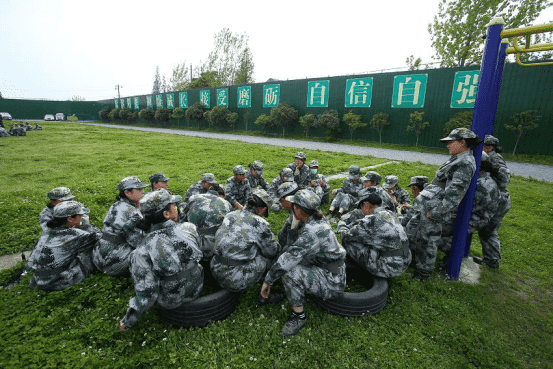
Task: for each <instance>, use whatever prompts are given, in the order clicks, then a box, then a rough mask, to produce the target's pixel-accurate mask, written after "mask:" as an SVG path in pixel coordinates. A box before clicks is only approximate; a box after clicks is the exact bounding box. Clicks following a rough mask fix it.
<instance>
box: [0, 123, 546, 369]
mask: <svg viewBox="0 0 553 369" xmlns="http://www.w3.org/2000/svg"><path fill="white" fill-rule="evenodd" d="M0 146H2V154H3V155H2V165H1V167H0V174H1V178H2V179H3V186H2V187H1V188H0V195H1V196H0V199H1V200H0V227H1V228H0V237H1V238H0V254H9V253H13V252H17V251H20V250H22V249H23V248H29V247H32V245H33V243H34V241H35V240H36V238H37V237H38V235H39V226H38V213H39V212H40V210H41V209H42V208H43V207H44V204H45V203H46V200H47V198H46V193H47V192H48V191H49V190H50V189H52V188H53V187H56V186H61V185H66V186H68V187H70V188H71V189H72V190H73V193H74V194H75V195H77V199H78V200H79V201H82V202H83V203H84V204H85V205H87V206H88V207H90V209H91V221H92V223H94V224H96V225H97V226H101V223H102V220H103V217H104V215H105V213H106V211H107V209H108V208H109V206H110V205H111V204H112V203H113V201H114V198H115V195H116V190H115V186H116V184H117V182H118V181H119V180H120V179H121V178H123V177H124V176H127V175H139V176H140V178H141V179H143V180H147V178H148V176H149V175H150V174H152V173H154V172H157V171H162V172H164V173H165V174H167V175H168V176H169V177H171V178H172V179H171V181H169V186H170V187H169V188H170V189H171V190H173V191H174V192H178V193H184V192H185V191H186V189H187V187H188V186H189V185H190V184H192V183H193V182H195V181H196V180H198V179H199V174H200V173H203V172H206V171H210V172H213V173H215V174H216V176H217V178H218V179H219V181H220V182H224V180H225V179H226V178H227V177H229V176H230V175H231V173H232V167H233V166H234V165H235V164H239V163H240V164H245V165H246V164H248V163H250V162H251V161H253V160H254V159H259V160H262V161H263V162H265V164H266V170H265V173H266V174H265V176H266V178H267V179H268V180H269V179H272V178H273V177H274V176H276V175H277V173H278V171H279V170H280V169H282V167H283V166H284V165H286V164H288V163H290V162H291V161H292V158H293V156H294V154H295V151H296V150H295V149H292V148H290V149H287V148H279V147H272V146H265V145H249V144H243V143H236V142H231V141H218V140H211V139H201V138H188V137H181V136H174V135H164V134H157V133H155V134H154V133H143V132H134V131H126V130H121V131H119V130H117V131H115V130H113V129H108V128H102V127H91V126H84V125H78V124H73V123H63V124H60V123H45V124H44V131H41V132H34V131H33V132H29V133H28V135H27V136H26V137H11V138H8V139H3V140H0ZM307 156H308V159H312V158H317V159H319V161H320V163H321V169H320V170H321V172H322V173H323V174H325V175H330V174H335V173H338V172H340V171H345V170H346V169H347V168H348V166H349V165H350V164H354V163H355V164H358V165H360V166H368V165H373V164H376V163H379V162H383V161H384V160H380V159H375V158H371V157H361V156H353V155H346V154H335V153H325V152H317V151H308V152H307ZM436 169H437V167H436V166H432V165H424V164H420V163H398V164H389V165H385V166H382V167H380V168H378V172H379V173H380V174H382V175H387V174H392V173H393V174H397V175H399V178H400V185H401V186H403V187H405V186H406V185H407V184H408V182H409V177H410V176H413V175H417V174H424V175H428V176H429V177H430V178H432V177H433V176H434V172H435V170H436ZM341 182H342V181H341V180H334V181H332V182H331V184H332V186H333V187H334V186H339V185H340V184H341ZM551 187H552V186H551V184H549V183H545V182H541V181H536V180H533V179H525V178H522V177H516V176H515V177H513V179H512V182H511V185H510V190H511V195H512V200H513V209H512V210H511V212H510V213H509V214H508V215H507V217H506V218H505V221H504V226H503V227H502V229H501V231H500V236H501V240H502V245H503V260H502V263H501V268H500V269H499V270H497V271H495V270H489V269H484V270H483V273H482V278H481V282H480V284H478V285H465V284H461V283H456V282H449V281H446V280H445V279H444V278H443V277H440V276H439V275H438V274H437V273H434V274H433V278H432V279H431V280H430V281H428V282H426V283H420V282H416V281H413V280H411V278H410V277H409V274H408V273H406V274H404V275H402V276H400V277H398V278H396V279H394V280H392V281H391V288H390V294H389V299H388V305H387V306H386V307H385V308H384V309H383V310H382V312H381V313H380V314H379V315H377V316H365V317H362V318H354V319H345V318H341V317H337V316H333V315H329V314H327V313H326V312H324V311H322V310H321V309H319V308H318V307H317V306H315V305H313V304H308V306H307V311H308V314H309V319H308V323H307V325H306V327H304V329H303V330H302V331H301V332H300V334H299V335H298V336H296V337H291V338H287V339H283V338H282V337H281V336H280V334H279V332H280V328H281V326H282V324H283V323H284V321H285V320H286V318H287V316H288V314H289V310H290V307H289V305H288V303H284V304H283V305H281V304H279V305H278V306H269V307H266V308H264V309H260V310H258V309H256V308H255V298H256V295H257V293H258V290H259V287H260V286H259V285H258V286H256V287H254V288H251V289H250V290H248V291H247V292H246V293H244V294H242V295H241V297H240V304H239V306H238V308H237V310H236V312H235V313H233V314H232V315H231V316H230V317H229V318H228V319H226V320H225V321H222V322H218V323H215V324H212V325H210V326H209V327H207V328H203V329H175V328H173V327H171V326H170V325H168V324H166V323H165V322H163V321H162V320H160V318H159V317H158V316H157V315H156V313H155V308H154V309H151V310H150V311H149V312H148V313H147V314H146V315H145V316H144V317H143V318H142V320H141V321H140V322H139V323H138V324H137V325H136V326H134V327H133V328H132V329H131V330H129V331H128V332H119V331H118V327H117V320H118V319H119V318H120V317H122V316H123V315H124V313H125V311H126V308H127V304H128V301H129V299H130V297H131V296H132V295H133V287H132V283H131V282H130V280H123V281H121V280H118V279H115V278H112V277H109V276H105V275H98V274H96V275H93V276H91V277H89V278H88V279H86V280H85V281H84V282H83V283H80V284H78V285H75V286H73V287H72V288H70V289H67V290H65V291H61V292H53V293H45V292H42V291H36V290H29V288H28V287H27V285H28V282H29V278H30V276H29V275H28V276H25V277H23V278H22V280H21V283H19V284H18V285H16V286H15V287H13V288H11V289H9V290H4V289H2V290H0V311H1V312H2V313H1V316H2V318H3V319H2V322H3V323H2V329H1V330H0V344H1V346H2V350H0V366H1V367H6V368H8V367H9V368H19V367H21V368H32V367H41V368H42V367H46V368H49V367H59V368H61V367H72V368H74V367H86V368H88V367H97V368H100V367H101V368H110V367H113V368H127V367H128V368H130V367H163V368H165V367H223V368H224V367H227V366H228V367H232V368H234V367H274V368H289V367H291V366H296V367H310V368H319V367H320V368H327V367H362V368H365V367H382V368H405V367H412V368H419V367H433V368H434V367H437V368H472V367H485V368H518V367H521V368H547V367H552V366H553V358H552V356H551V352H553V344H552V340H551V337H552V334H553V314H552V312H551V301H552V295H551V294H552V291H553V283H552V281H551V275H552V273H553V262H552V261H551V245H552V243H551V239H552V236H553V232H552V231H551V222H552V221H553V209H552V208H551V204H552V203H553V193H552V191H551V189H552V188H551ZM327 207H328V206H325V207H324V208H323V209H324V210H326V209H327ZM285 218H286V214H284V213H282V212H281V213H278V214H274V213H271V215H270V217H269V222H270V223H271V226H272V229H273V231H274V232H275V233H276V232H278V230H279V229H280V227H281V225H282V223H283V222H284V219H285ZM473 251H474V252H475V253H476V254H478V255H481V251H480V245H479V242H478V237H475V240H474V242H473ZM21 267H22V263H20V264H19V265H18V266H17V267H14V268H12V269H10V270H7V271H3V272H2V273H0V283H5V282H6V281H8V280H9V279H10V278H12V277H13V275H14V274H16V272H17V271H18V270H19V269H20V268H21ZM348 288H353V289H355V288H356V286H355V285H352V286H349V287H348Z"/></svg>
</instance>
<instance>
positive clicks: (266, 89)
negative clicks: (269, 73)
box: [263, 85, 280, 108]
mask: <svg viewBox="0 0 553 369" xmlns="http://www.w3.org/2000/svg"><path fill="white" fill-rule="evenodd" d="M279 101H280V85H265V86H263V107H264V108H276V107H277V106H278V103H279Z"/></svg>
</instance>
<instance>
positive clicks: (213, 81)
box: [188, 71, 223, 89]
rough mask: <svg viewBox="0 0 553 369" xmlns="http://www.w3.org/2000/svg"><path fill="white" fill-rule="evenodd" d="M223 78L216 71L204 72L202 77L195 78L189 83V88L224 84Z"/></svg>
mask: <svg viewBox="0 0 553 369" xmlns="http://www.w3.org/2000/svg"><path fill="white" fill-rule="evenodd" d="M222 85H223V84H222V82H221V78H220V77H219V75H218V74H217V72H216V71H208V72H203V73H202V74H201V76H200V77H198V78H196V79H194V80H193V81H192V82H190V84H189V85H188V89H193V88H201V87H219V86H222Z"/></svg>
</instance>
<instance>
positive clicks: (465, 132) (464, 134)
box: [440, 128, 478, 142]
mask: <svg viewBox="0 0 553 369" xmlns="http://www.w3.org/2000/svg"><path fill="white" fill-rule="evenodd" d="M468 138H478V136H477V135H476V134H475V133H474V132H473V131H471V130H470V129H468V128H455V129H454V130H453V131H451V132H450V133H449V135H448V136H447V137H444V138H442V139H440V141H441V142H449V141H457V140H464V139H468Z"/></svg>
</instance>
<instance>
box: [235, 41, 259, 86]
mask: <svg viewBox="0 0 553 369" xmlns="http://www.w3.org/2000/svg"><path fill="white" fill-rule="evenodd" d="M253 69H254V64H253V56H252V53H251V51H250V48H249V47H247V46H246V48H245V49H244V50H243V51H242V54H240V60H239V64H238V73H237V74H236V80H235V81H234V82H235V84H240V83H253V82H255V80H254V79H253Z"/></svg>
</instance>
